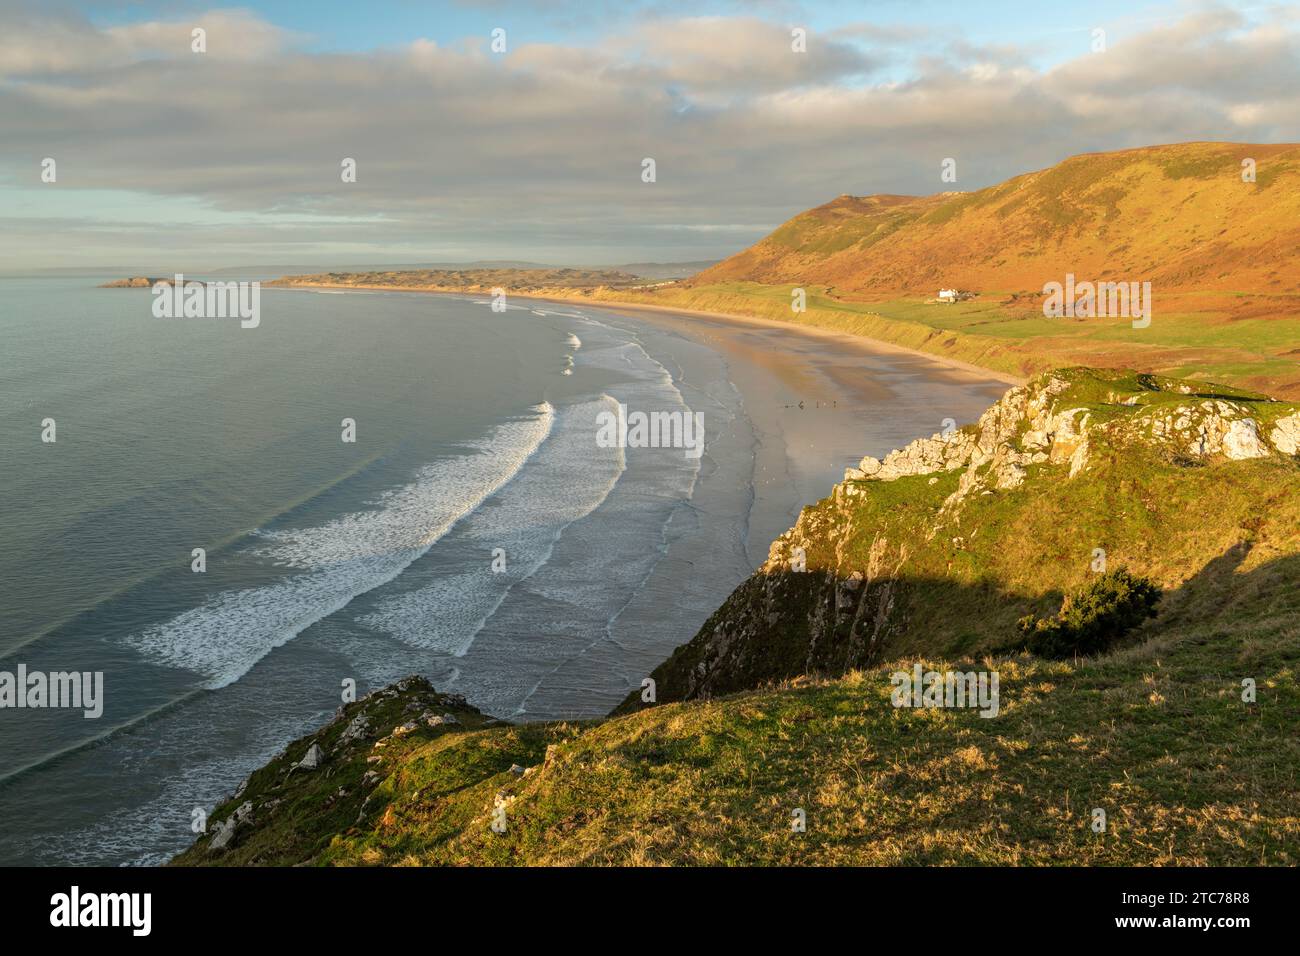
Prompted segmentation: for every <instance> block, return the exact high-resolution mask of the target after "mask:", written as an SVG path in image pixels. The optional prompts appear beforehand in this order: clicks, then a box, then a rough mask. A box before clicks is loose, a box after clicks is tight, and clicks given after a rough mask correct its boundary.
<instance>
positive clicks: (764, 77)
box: [0, 9, 1300, 261]
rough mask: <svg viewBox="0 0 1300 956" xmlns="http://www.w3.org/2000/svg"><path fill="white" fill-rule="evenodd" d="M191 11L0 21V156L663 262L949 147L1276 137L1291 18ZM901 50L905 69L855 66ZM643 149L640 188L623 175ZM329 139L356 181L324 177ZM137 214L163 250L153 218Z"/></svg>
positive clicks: (1295, 95)
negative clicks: (1040, 29) (1040, 56)
mask: <svg viewBox="0 0 1300 956" xmlns="http://www.w3.org/2000/svg"><path fill="white" fill-rule="evenodd" d="M195 22H196V23H204V24H206V25H207V26H208V29H209V36H208V44H209V50H210V51H211V52H210V53H209V54H207V55H206V56H199V55H194V54H191V53H189V52H188V51H189V45H188V36H189V33H188V29H189V28H188V24H185V23H180V22H169V23H166V24H137V25H133V26H128V27H118V28H114V29H110V30H96V29H94V28H93V27H91V26H89V25H88V24H86V23H84V22H81V21H72V20H68V19H58V18H45V19H33V18H32V17H30V16H28V17H26V18H19V17H15V18H13V20H12V22H11V23H9V24H7V26H9V27H10V28H9V29H7V30H5V31H3V32H0V129H3V130H4V131H5V132H4V136H3V137H0V177H4V178H5V179H7V180H8V181H9V183H10V184H11V185H12V186H17V187H26V188H27V189H28V190H32V189H41V188H47V189H58V190H79V189H95V190H115V191H119V192H121V191H134V192H136V193H138V194H142V195H148V196H151V197H163V198H165V197H169V196H170V197H186V198H187V199H188V200H194V199H198V200H201V201H203V202H206V203H208V204H210V206H211V207H212V208H214V209H219V210H225V211H233V212H245V213H249V214H256V215H263V214H266V213H268V212H273V213H277V214H292V215H293V216H294V217H296V218H295V219H294V222H295V223H299V222H309V221H312V220H311V217H332V222H331V223H330V225H329V227H328V228H325V227H323V226H322V227H321V228H318V229H309V228H308V227H306V226H305V225H285V226H283V227H277V228H276V229H275V230H274V235H271V234H270V233H269V232H268V233H266V234H265V235H264V237H263V240H262V242H264V243H271V242H274V243H276V244H278V245H277V246H276V247H275V248H278V249H279V251H277V252H274V253H273V254H274V255H276V256H277V257H278V258H280V259H281V260H282V261H283V260H285V259H288V260H292V259H293V257H294V256H295V251H294V250H295V248H299V247H300V248H308V247H310V248H318V247H319V245H320V243H321V242H322V241H324V240H322V236H334V237H336V241H338V242H339V243H346V244H349V247H350V248H351V247H356V246H358V245H364V244H367V243H370V244H374V245H375V247H376V248H377V250H378V251H379V252H380V253H382V252H383V250H384V249H385V248H399V247H400V248H420V247H422V245H424V246H428V247H430V248H433V247H434V246H437V247H439V248H445V247H446V246H447V244H449V243H450V244H453V245H454V244H456V243H460V244H461V245H462V246H463V247H464V248H465V249H466V251H467V253H468V254H472V255H486V254H495V255H498V256H503V257H505V256H510V257H527V258H534V259H548V260H550V261H563V260H566V259H572V258H573V257H574V255H576V254H577V253H575V252H571V250H591V249H604V250H608V252H609V257H610V258H611V259H630V258H648V257H650V256H657V257H660V258H670V259H683V258H695V257H698V256H700V255H706V254H709V253H710V252H715V253H718V254H721V253H723V252H726V251H730V250H732V249H734V248H737V247H739V246H741V245H744V244H745V243H747V242H748V241H750V240H752V239H754V238H757V237H758V236H759V235H761V234H762V233H763V232H764V231H766V230H765V228H762V227H759V226H755V227H754V228H753V230H752V234H749V235H746V234H744V230H743V229H740V230H733V229H731V228H730V227H728V228H725V229H723V228H719V227H717V226H716V225H712V224H718V223H724V224H726V223H733V224H734V223H767V224H772V225H775V224H776V223H777V222H779V221H781V220H782V219H784V218H786V217H788V216H789V215H791V214H793V213H795V212H797V211H799V210H800V209H803V208H806V207H808V206H811V205H815V204H818V203H821V202H824V201H826V200H827V199H829V198H831V197H833V196H836V195H838V194H840V193H844V192H851V193H855V194H862V193H868V192H905V193H928V192H935V191H938V190H940V189H941V188H951V186H950V185H947V184H942V183H940V181H939V178H938V163H939V162H940V160H941V159H943V158H944V157H948V156H952V157H955V158H956V159H957V160H958V170H959V180H958V183H957V186H958V188H962V189H972V188H978V187H979V186H983V185H987V184H989V183H991V182H996V181H999V180H1001V179H1004V178H1006V177H1007V176H1010V175H1014V174H1016V173H1019V172H1023V171H1025V170H1028V169H1034V168H1040V167H1043V166H1046V165H1050V164H1051V163H1053V162H1056V161H1058V160H1060V159H1062V158H1064V157H1065V156H1068V155H1071V154H1073V153H1077V152H1083V151H1092V150H1097V149H1107V148H1124V147H1129V146H1135V145H1143V144H1147V143H1153V142H1170V141H1178V140H1202V139H1232V140H1238V141H1281V140H1295V139H1300V33H1298V32H1297V24H1298V23H1300V21H1297V20H1295V19H1294V18H1292V17H1290V16H1289V14H1288V13H1287V12H1286V11H1282V12H1276V11H1266V12H1264V13H1262V14H1260V15H1259V18H1258V19H1257V20H1255V21H1248V20H1246V19H1244V18H1243V17H1242V16H1241V15H1239V14H1236V13H1231V12H1225V11H1221V10H1217V9H1210V10H1208V11H1198V12H1195V13H1192V14H1190V15H1188V16H1187V17H1185V18H1183V19H1181V20H1178V21H1176V22H1172V23H1161V24H1155V25H1151V26H1148V27H1147V28H1146V29H1144V30H1142V31H1140V32H1130V33H1128V34H1127V35H1123V36H1119V35H1115V36H1112V44H1111V47H1110V49H1109V50H1108V52H1106V53H1104V54H1092V53H1084V54H1082V55H1081V56H1079V57H1078V58H1076V59H1075V60H1073V61H1070V62H1068V63H1065V64H1062V65H1061V66H1058V67H1056V68H1053V69H1049V70H1046V71H1040V70H1038V69H1035V68H1034V67H1032V66H1030V65H1029V60H1028V58H1027V57H1026V56H1025V55H1024V51H1019V50H1016V49H1011V48H1006V47H999V48H977V47H970V46H961V45H953V44H951V43H949V44H948V45H947V46H946V47H945V46H939V47H931V46H927V47H926V50H925V54H924V56H921V57H916V50H915V48H912V47H907V44H910V43H911V42H912V41H913V40H914V39H915V37H913V36H911V35H909V36H907V37H905V38H903V39H902V40H899V41H898V42H899V43H901V44H903V46H899V47H896V48H890V47H889V46H888V44H889V43H890V42H893V40H892V39H891V37H890V36H889V35H888V33H887V31H886V32H885V33H882V32H881V31H876V32H874V33H873V32H872V31H871V30H869V29H867V28H865V27H863V28H861V29H859V30H857V31H856V32H855V31H853V30H842V31H839V32H838V33H836V34H835V35H833V36H825V37H822V36H818V35H817V34H816V33H813V34H811V35H810V38H809V47H808V53H806V54H795V53H792V52H790V50H789V26H788V25H786V24H785V23H768V22H764V21H762V20H759V19H756V18H753V17H734V18H718V17H711V18H699V17H687V18H679V19H668V20H665V19H657V20H655V19H650V20H645V21H638V24H637V26H636V27H635V28H625V29H624V31H623V32H621V33H618V34H617V35H612V36H609V37H606V38H604V39H603V40H602V41H601V42H600V43H599V44H596V45H592V46H581V47H579V46H563V45H554V44H520V45H518V46H512V49H511V52H510V53H509V54H508V55H506V56H496V55H493V54H492V53H490V52H489V51H488V50H487V49H486V47H485V46H484V44H483V43H482V42H481V41H476V42H472V43H471V42H467V43H463V44H444V45H438V44H435V43H433V42H431V41H428V40H415V41H413V42H412V43H410V44H409V45H407V46H405V47H402V48H400V49H388V50H377V51H372V52H368V53H345V54H340V53H333V54H312V53H308V52H305V50H304V49H303V48H302V47H301V45H300V44H298V42H297V40H298V38H295V37H293V36H290V35H288V34H286V33H284V32H283V31H281V30H279V29H278V28H276V27H275V26H274V25H272V24H270V23H267V22H265V21H263V20H260V19H258V18H257V17H255V16H253V15H252V14H248V13H245V12H241V11H217V12H213V13H205V14H203V15H202V16H196V17H195ZM859 40H861V41H863V42H866V43H867V44H868V45H867V46H865V47H860V46H858V42H859ZM178 44H181V46H180V52H177V45H178ZM881 44H885V46H881ZM864 50H865V52H864ZM939 50H944V51H945V52H943V53H940V52H938V51H939ZM911 57H916V58H915V59H912V60H911V62H912V64H913V65H912V67H911V73H910V75H909V76H908V78H907V79H906V80H905V81H898V80H897V79H894V78H893V77H894V76H895V75H896V72H895V71H894V70H891V72H890V77H891V79H889V80H888V81H885V80H873V79H872V77H873V76H874V74H873V72H872V71H873V70H874V69H876V67H877V66H878V65H879V64H880V63H882V62H885V61H887V60H891V61H892V62H895V63H897V62H899V61H900V58H901V59H906V58H911ZM232 58H237V59H232ZM44 156H51V157H55V158H56V159H57V160H58V162H59V182H58V184H57V185H56V186H49V187H42V186H41V185H40V184H39V178H38V175H39V169H38V166H37V163H39V160H40V158H41V157H44ZM646 156H650V157H653V158H654V159H655V160H656V162H657V166H658V181H657V182H656V183H654V184H653V185H648V184H645V183H642V182H641V179H640V172H641V161H642V159H643V158H644V157H646ZM344 157H352V158H355V159H356V160H357V162H358V170H359V175H358V181H357V183H355V184H343V183H342V182H341V180H340V177H339V163H340V161H341V160H342V159H343V158H344ZM36 195H38V196H39V195H40V194H39V193H36ZM29 205H30V204H29ZM376 217H380V219H381V220H382V221H381V222H376V221H375V218H376ZM99 234H100V230H82V231H80V232H77V233H74V234H72V235H73V239H72V240H71V241H69V240H68V238H67V237H68V236H69V235H70V233H69V231H68V229H67V227H66V223H63V222H60V224H58V225H57V226H56V225H54V224H51V226H50V227H49V228H48V229H42V228H41V227H40V226H39V217H36V218H33V217H30V216H29V217H28V218H26V219H24V220H23V221H22V222H21V223H10V224H9V228H7V229H6V230H4V231H3V233H2V235H3V238H0V253H3V254H5V255H10V254H12V255H13V256H17V257H19V258H20V259H23V258H25V259H28V260H35V259H37V258H40V257H42V256H47V257H51V258H55V257H57V258H58V259H60V260H62V259H64V258H66V256H68V255H69V254H82V253H84V254H86V255H89V254H90V250H93V249H95V248H96V247H95V243H96V242H101V243H102V242H104V241H106V240H103V239H101V238H98V236H99ZM159 236H160V237H163V236H166V240H165V241H164V239H163V238H160V239H159V241H158V244H157V249H156V250H155V251H156V252H157V253H158V255H159V256H163V255H165V254H166V252H167V250H168V249H169V248H171V247H172V245H171V244H174V243H175V241H176V236H175V233H174V230H168V229H162V228H160V231H159ZM235 236H238V238H237V239H236V238H234V237H235ZM207 241H210V242H211V243H213V255H214V257H218V258H220V259H222V260H223V261H229V260H230V258H231V257H232V256H234V257H236V258H237V257H238V255H240V254H241V253H244V252H245V250H248V249H250V248H252V247H253V246H251V245H250V244H249V240H248V237H247V235H246V233H244V232H231V231H230V230H229V229H226V228H223V229H214V230H211V231H210V233H209V235H208V237H207ZM683 241H689V242H693V243H694V245H680V244H675V243H681V242H683ZM298 244H300V245H298ZM129 247H130V248H132V249H145V248H147V247H148V237H147V236H141V235H139V234H133V235H132V236H131V238H130V245H129ZM264 247H265V246H264V245H257V248H258V249H259V250H261V249H262V248H264ZM624 251H626V255H624ZM268 254H272V253H268ZM155 261H156V259H155Z"/></svg>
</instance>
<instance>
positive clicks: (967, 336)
mask: <svg viewBox="0 0 1300 956" xmlns="http://www.w3.org/2000/svg"><path fill="white" fill-rule="evenodd" d="M792 288H793V285H779V286H776V285H764V284H761V283H756V282H719V283H712V284H708V285H693V286H680V287H674V286H668V287H664V288H661V289H653V290H638V291H635V292H631V291H620V290H602V291H601V292H600V293H599V294H598V295H599V297H600V298H602V299H608V300H612V301H625V302H644V303H649V304H656V305H662V306H668V307H676V308H685V309H698V310H702V311H712V312H729V313H733V314H738V315H748V316H755V317H759V318H766V319H773V320H777V321H781V322H789V323H791V324H792V325H806V326H814V327H818V328H825V329H832V330H835V331H841V332H847V333H850V334H854V335H862V336H865V337H868V338H874V339H878V340H880V341H884V342H889V343H892V344H895V345H902V346H904V347H907V348H912V349H917V350H919V351H922V352H928V353H931V354H933V355H936V356H939V357H943V358H950V359H956V360H958V361H962V362H967V363H970V364H972V365H977V366H982V367H984V368H987V369H989V370H991V371H995V372H1000V373H1004V374H1009V375H1015V376H1026V377H1027V376H1030V375H1033V374H1036V373H1037V372H1040V371H1044V370H1046V369H1048V368H1053V367H1058V366H1063V365H1088V366H1099V367H1116V366H1121V365H1123V366H1134V365H1140V366H1141V367H1143V368H1144V369H1145V370H1146V371H1151V372H1157V373H1160V374H1165V375H1175V374H1177V375H1179V376H1180V377H1181V376H1186V375H1187V374H1188V373H1189V371H1192V370H1198V369H1204V370H1205V374H1206V375H1207V376H1209V377H1210V378H1209V380H1211V381H1227V382H1230V383H1234V384H1240V385H1244V386H1247V387H1251V388H1255V389H1258V390H1263V391H1268V392H1269V393H1270V394H1275V395H1278V396H1279V397H1296V398H1300V363H1298V362H1297V359H1296V356H1295V355H1294V354H1291V353H1294V352H1295V351H1296V349H1297V348H1298V347H1300V307H1298V303H1297V301H1296V297H1295V296H1294V295H1277V296H1270V295H1263V294H1258V295H1247V294H1244V293H1242V294H1238V293H1231V292H1222V293H1201V294H1194V295H1193V294H1169V295H1166V296H1160V295H1159V294H1156V295H1154V297H1153V308H1154V316H1153V319H1152V322H1151V325H1150V326H1149V327H1147V328H1144V329H1134V328H1132V325H1131V320H1129V319H1122V318H1121V319H1117V318H1093V319H1069V318H1060V319H1052V318H1048V317H1046V316H1044V315H1043V314H1042V311H1041V303H1040V302H1039V300H1037V299H1036V298H1033V297H1030V298H1025V297H1023V296H1022V297H1015V296H1013V295H1012V294H1011V293H999V292H986V293H984V294H983V295H981V296H980V297H979V298H978V299H974V300H969V301H965V302H958V303H953V304H939V303H935V302H929V301H926V300H924V299H919V298H915V299H889V300H882V301H859V300H851V299H845V298H841V297H840V296H839V294H838V293H836V292H835V290H834V289H829V290H828V289H827V288H826V287H822V286H803V288H805V289H806V292H807V298H808V311H807V312H805V313H802V314H796V313H793V312H791V310H790V302H791V289H792ZM1243 298H1245V299H1249V300H1251V301H1253V302H1257V303H1262V304H1263V306H1262V307H1263V308H1266V310H1267V311H1265V313H1264V314H1262V315H1260V316H1258V317H1250V318H1237V319H1229V318H1228V317H1229V316H1230V315H1231V314H1232V310H1233V309H1235V308H1237V307H1238V305H1239V303H1240V300H1241V299H1243ZM1193 306H1194V307H1193Z"/></svg>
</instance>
